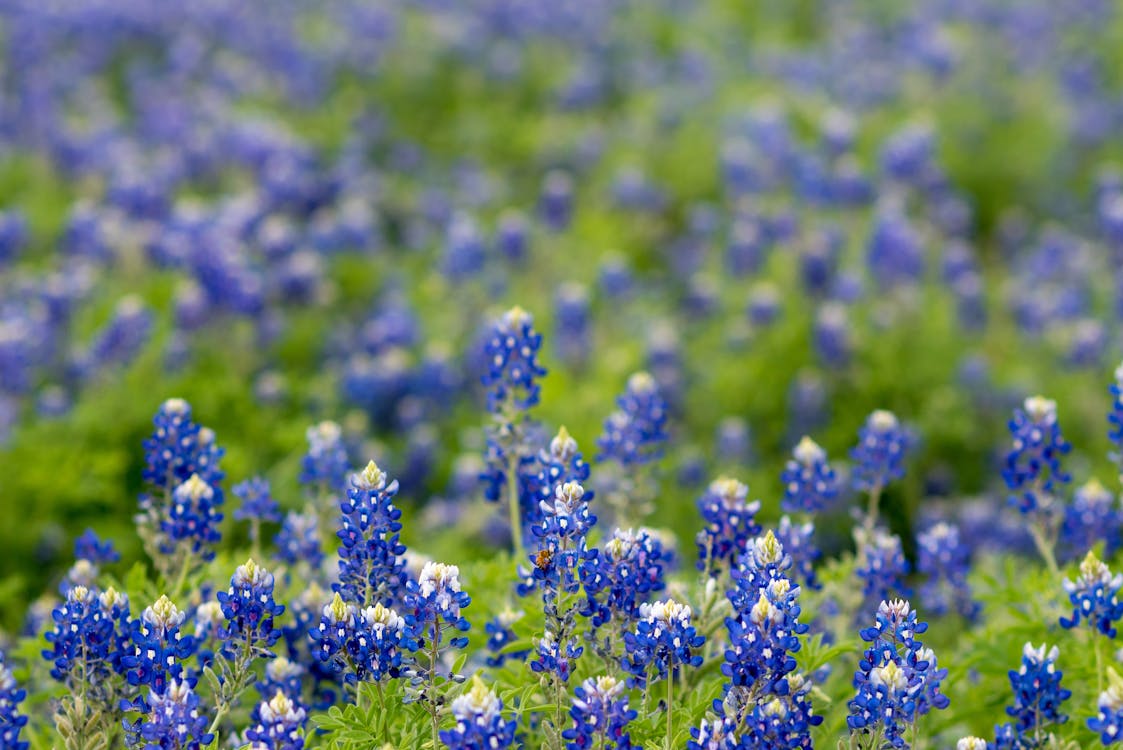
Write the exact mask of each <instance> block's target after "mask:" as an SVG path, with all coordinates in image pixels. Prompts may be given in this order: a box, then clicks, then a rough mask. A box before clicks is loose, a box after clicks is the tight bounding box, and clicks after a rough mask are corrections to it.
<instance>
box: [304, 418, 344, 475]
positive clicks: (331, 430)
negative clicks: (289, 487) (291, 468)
mask: <svg viewBox="0 0 1123 750" xmlns="http://www.w3.org/2000/svg"><path fill="white" fill-rule="evenodd" d="M306 437H307V439H308V452H307V453H306V454H304V458H303V459H301V464H300V481H301V483H302V484H309V485H319V486H320V487H322V488H324V489H327V490H332V491H336V490H342V489H343V488H344V486H345V485H346V483H347V473H348V470H349V462H348V460H347V448H346V447H345V446H344V444H343V430H342V429H340V427H339V425H338V424H336V423H335V422H331V421H324V422H320V423H319V424H316V425H313V426H312V427H309V428H308V431H307V433H306Z"/></svg>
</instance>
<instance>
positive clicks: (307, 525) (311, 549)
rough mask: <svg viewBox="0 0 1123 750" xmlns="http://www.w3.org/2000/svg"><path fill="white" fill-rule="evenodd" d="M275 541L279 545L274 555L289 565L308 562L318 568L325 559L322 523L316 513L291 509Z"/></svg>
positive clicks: (315, 568) (312, 566)
mask: <svg viewBox="0 0 1123 750" xmlns="http://www.w3.org/2000/svg"><path fill="white" fill-rule="evenodd" d="M273 541H274V544H275V545H276V547H277V551H276V552H274V553H273V554H274V557H276V558H277V559H278V560H280V561H281V562H283V563H286V564H288V565H296V564H298V563H306V564H307V565H308V566H309V567H311V568H312V569H313V570H318V569H319V567H320V564H321V563H322V562H323V561H324V552H323V547H322V546H321V543H320V523H319V519H317V518H316V514H315V513H295V512H292V511H290V512H289V513H288V514H287V515H286V516H285V520H284V522H283V523H282V524H281V530H280V531H278V532H277V536H276V537H275V538H274V540H273Z"/></svg>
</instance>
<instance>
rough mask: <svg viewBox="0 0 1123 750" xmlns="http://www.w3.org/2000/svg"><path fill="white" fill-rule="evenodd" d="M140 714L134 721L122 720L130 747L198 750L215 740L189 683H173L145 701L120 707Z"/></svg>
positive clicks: (176, 681) (153, 693) (149, 749)
mask: <svg viewBox="0 0 1123 750" xmlns="http://www.w3.org/2000/svg"><path fill="white" fill-rule="evenodd" d="M122 708H124V709H125V710H127V711H129V712H130V713H131V712H140V714H141V716H140V717H139V718H137V719H136V720H135V721H132V722H129V721H128V720H126V721H125V735H126V741H127V742H128V745H129V747H142V748H145V750H199V748H201V747H203V746H204V745H209V744H211V742H212V741H213V740H214V735H213V734H211V733H210V732H209V731H208V727H209V725H210V720H209V719H207V717H206V716H205V715H204V714H203V713H202V711H200V710H199V696H198V695H196V694H195V691H194V689H193V686H192V684H191V683H190V682H187V681H179V680H172V681H171V682H170V683H168V686H167V689H166V690H164V691H163V692H157V691H156V690H152V691H151V692H150V693H149V696H148V699H147V700H145V699H144V698H138V699H137V700H136V702H134V703H132V704H129V703H126V704H125V705H124V706H122Z"/></svg>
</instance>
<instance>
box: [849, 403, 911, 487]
mask: <svg viewBox="0 0 1123 750" xmlns="http://www.w3.org/2000/svg"><path fill="white" fill-rule="evenodd" d="M912 442H913V441H912V437H911V436H910V435H909V433H908V431H907V430H905V429H904V428H903V427H902V426H901V424H900V422H898V421H897V417H896V415H894V414H893V413H892V412H889V411H885V410H882V409H879V410H877V411H875V412H873V413H872V414H870V416H869V418H868V419H867V420H866V423H865V425H863V426H862V429H861V430H859V431H858V444H857V445H856V446H855V447H854V448H853V450H851V451H850V458H851V460H853V462H854V473H853V476H852V478H851V481H852V482H853V485H854V488H855V489H857V490H860V491H863V492H880V491H881V490H882V489H884V488H885V486H886V485H888V484H889V483H890V482H892V481H894V480H897V479H900V478H901V477H902V476H904V474H905V466H904V462H905V456H906V454H907V453H908V450H909V448H910V447H911V446H912Z"/></svg>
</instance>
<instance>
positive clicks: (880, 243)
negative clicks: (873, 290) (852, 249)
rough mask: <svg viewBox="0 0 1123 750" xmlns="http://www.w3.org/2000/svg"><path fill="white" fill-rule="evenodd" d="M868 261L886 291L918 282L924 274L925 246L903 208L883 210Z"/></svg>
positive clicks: (873, 236)
mask: <svg viewBox="0 0 1123 750" xmlns="http://www.w3.org/2000/svg"><path fill="white" fill-rule="evenodd" d="M866 261H867V265H868V267H869V269H870V271H871V272H872V274H873V276H874V278H875V279H876V280H877V282H878V284H879V285H880V286H881V288H882V289H883V290H888V289H891V288H892V287H894V286H897V285H899V284H903V283H910V282H916V281H917V280H918V279H919V278H920V277H921V276H922V275H923V273H924V247H923V245H922V242H921V239H920V237H919V235H918V234H917V232H916V231H915V230H914V229H913V227H912V226H911V225H910V224H909V221H908V218H907V217H906V216H905V215H904V213H903V212H902V211H900V210H898V209H892V208H891V209H886V210H883V211H881V212H879V214H878V216H877V217H876V218H875V220H874V227H873V233H872V235H871V236H870V240H869V246H868V250H867V255H866Z"/></svg>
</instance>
